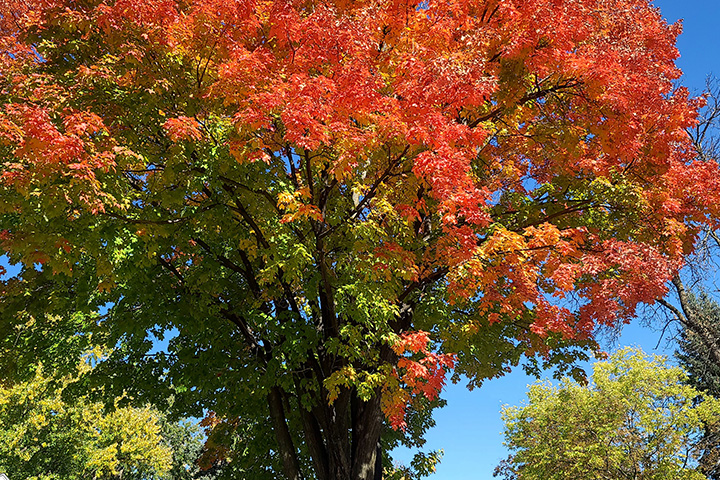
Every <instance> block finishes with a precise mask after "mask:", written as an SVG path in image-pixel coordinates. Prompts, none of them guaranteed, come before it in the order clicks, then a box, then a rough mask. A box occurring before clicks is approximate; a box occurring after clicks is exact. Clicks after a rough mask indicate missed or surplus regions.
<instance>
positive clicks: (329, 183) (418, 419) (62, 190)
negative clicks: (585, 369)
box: [0, 0, 720, 480]
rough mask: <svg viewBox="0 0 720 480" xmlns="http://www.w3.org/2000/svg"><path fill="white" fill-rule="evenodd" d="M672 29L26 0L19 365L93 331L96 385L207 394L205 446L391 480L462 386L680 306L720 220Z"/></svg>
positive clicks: (7, 136)
mask: <svg viewBox="0 0 720 480" xmlns="http://www.w3.org/2000/svg"><path fill="white" fill-rule="evenodd" d="M679 32H680V28H679V26H673V25H668V24H667V23H666V22H665V21H664V20H663V18H662V16H661V15H660V13H659V12H658V11H657V10H656V9H655V8H654V7H653V6H652V4H651V2H650V1H648V0H583V1H573V2H559V1H557V0H522V1H521V0H452V1H450V0H440V1H432V2H428V1H411V2H397V1H394V0H355V1H352V2H350V1H346V0H268V1H265V0H143V1H137V0H4V1H2V2H0V71H1V72H2V73H1V74H0V106H1V108H0V249H1V250H2V252H3V253H4V254H6V255H7V256H8V258H9V259H10V261H11V262H13V263H17V264H20V265H21V272H20V273H19V275H17V276H16V277H14V278H11V279H8V280H6V281H3V282H2V284H1V285H0V352H2V357H0V363H1V364H2V369H0V370H1V371H2V372H8V373H7V376H8V378H10V377H12V378H26V379H27V378H29V376H30V375H31V374H32V372H33V368H32V366H33V364H34V363H35V362H38V361H43V362H44V363H45V364H46V365H48V368H50V365H52V367H53V369H55V368H57V369H59V371H63V370H67V371H69V370H70V369H72V368H73V367H74V366H75V360H74V359H73V355H75V353H76V352H78V351H82V348H81V347H83V345H82V344H83V343H85V342H90V341H92V342H93V343H97V344H101V345H104V346H106V347H108V351H112V353H111V354H110V355H109V357H108V358H107V359H105V360H104V361H102V362H100V364H99V365H97V367H96V368H94V369H93V370H92V372H91V373H89V374H88V375H86V376H85V377H84V378H83V379H81V383H82V385H79V386H78V388H77V389H76V390H74V391H76V392H80V393H76V395H83V394H84V393H82V392H83V390H84V391H96V392H100V393H103V394H104V395H106V398H107V399H108V401H109V402H110V403H114V402H115V401H116V399H120V400H118V401H125V402H130V401H131V400H132V401H135V402H138V404H139V405H142V404H144V403H151V404H155V405H157V406H158V408H159V409H160V410H162V411H164V410H165V409H166V408H167V407H169V402H170V400H171V399H172V408H173V409H174V410H175V411H176V413H178V414H181V415H184V416H192V417H202V416H204V415H205V414H206V412H214V415H210V414H208V419H207V421H208V422H209V423H212V425H211V426H212V429H213V431H212V432H211V435H209V437H210V438H211V439H213V442H214V443H213V444H212V445H209V446H208V447H209V448H208V450H207V455H206V458H209V459H212V458H214V459H215V460H217V461H218V462H226V461H227V460H228V459H232V460H233V461H232V462H231V465H232V466H233V468H234V469H241V470H242V471H243V472H245V473H244V475H245V476H247V477H251V478H278V477H282V476H284V477H285V478H287V479H290V480H298V479H300V478H317V479H319V480H372V479H374V478H378V477H379V476H380V475H381V472H382V470H383V468H382V465H383V462H384V463H385V466H386V467H391V465H392V463H391V460H390V459H389V458H388V456H387V455H385V454H384V452H387V450H388V449H389V448H391V447H392V446H393V445H395V444H397V443H398V442H404V443H406V444H410V445H419V444H421V443H422V434H423V432H424V430H425V429H426V428H428V427H429V426H430V425H431V423H432V419H431V413H432V409H433V408H434V407H436V406H437V405H439V404H440V402H439V400H438V394H439V392H440V390H441V389H442V387H443V384H444V382H445V381H446V377H447V375H448V374H449V373H450V372H453V374H454V375H456V377H455V378H460V376H461V375H464V376H466V377H467V378H469V383H470V386H471V387H474V386H477V385H480V384H481V383H482V382H483V381H484V380H485V379H487V378H491V377H494V376H498V375H502V374H503V373H505V372H506V371H508V370H509V369H510V368H512V367H514V366H516V365H518V364H519V362H520V361H521V358H522V357H523V355H527V356H529V357H531V360H530V365H529V366H530V367H531V368H533V369H535V368H536V367H537V368H540V367H543V366H544V363H546V362H547V363H550V364H560V365H563V364H567V363H572V361H573V360H575V359H577V358H586V357H587V355H588V354H587V351H586V349H587V348H593V346H594V345H595V342H594V339H593V332H594V330H595V327H596V326H597V325H599V324H600V325H614V324H616V323H618V322H622V321H626V320H627V321H629V320H630V319H631V318H633V316H634V314H635V311H636V308H637V306H638V305H639V304H641V303H642V302H648V301H653V299H655V298H658V297H661V296H663V295H664V293H665V292H666V285H665V284H666V282H667V281H668V280H669V279H670V278H671V277H672V275H673V273H674V271H675V270H676V269H677V267H678V265H680V264H681V263H682V259H683V257H684V256H685V255H686V254H687V253H688V252H691V251H692V249H693V245H694V243H695V239H696V237H697V233H698V231H699V230H700V229H701V228H702V226H703V225H704V224H706V223H708V218H709V217H711V216H713V215H715V214H716V213H718V210H719V209H720V185H718V183H717V181H716V180H717V178H718V169H717V166H716V165H715V164H714V163H712V162H696V161H694V152H693V149H692V142H691V141H690V138H689V137H688V135H687V132H686V129H687V128H690V127H692V126H694V125H695V117H696V109H697V107H698V105H699V102H698V101H696V100H693V99H691V98H690V97H689V95H688V92H687V91H686V90H684V89H674V88H673V79H677V78H678V77H679V75H680V71H679V70H678V69H677V67H676V66H675V62H674V61H675V59H676V58H677V55H678V52H677V50H676V48H675V40H676V36H677V35H678V33H679ZM568 298H572V299H574V300H575V301H574V302H569V301H568ZM58 319H60V320H58ZM57 322H60V324H59V325H58V324H57ZM28 325H31V327H28ZM43 332H47V335H46V334H44V333H43ZM158 339H164V340H165V341H167V342H168V345H167V349H165V351H163V352H155V351H154V344H155V343H156V341H157V340H158ZM65 347H67V349H66V348H65ZM6 352H7V355H6ZM17 352H19V353H21V355H15V353H17ZM80 387H83V388H82V389H81V388H80ZM68 392H70V390H68ZM436 458H437V456H436V455H433V454H431V453H427V454H425V456H420V457H419V458H418V462H416V465H418V469H417V470H418V471H419V472H420V473H422V472H427V471H430V470H431V466H432V465H431V464H432V463H433V461H434V459H436ZM281 472H282V473H281Z"/></svg>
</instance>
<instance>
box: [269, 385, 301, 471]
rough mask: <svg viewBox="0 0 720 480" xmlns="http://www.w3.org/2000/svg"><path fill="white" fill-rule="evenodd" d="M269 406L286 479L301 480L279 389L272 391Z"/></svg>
mask: <svg viewBox="0 0 720 480" xmlns="http://www.w3.org/2000/svg"><path fill="white" fill-rule="evenodd" d="M268 406H269V407H270V417H271V418H272V421H273V430H274V431H275V438H276V440H277V443H278V449H279V453H280V457H281V458H282V462H283V471H284V473H285V477H287V479H288V480H301V479H302V473H301V471H300V463H299V462H298V458H297V451H296V450H295V445H294V444H293V441H292V437H291V436H290V430H289V429H288V426H287V421H286V419H285V418H286V417H285V409H284V408H283V404H282V394H281V392H280V388H279V387H272V388H271V389H270V393H269V394H268Z"/></svg>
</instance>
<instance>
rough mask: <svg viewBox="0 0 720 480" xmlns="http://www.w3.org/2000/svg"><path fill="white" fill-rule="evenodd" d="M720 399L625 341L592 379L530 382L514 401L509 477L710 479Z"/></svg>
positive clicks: (509, 411)
mask: <svg viewBox="0 0 720 480" xmlns="http://www.w3.org/2000/svg"><path fill="white" fill-rule="evenodd" d="M719 413H720V401H718V400H717V399H715V398H713V397H711V396H708V395H706V394H703V393H702V392H700V391H698V390H696V389H695V388H693V387H691V386H689V385H687V383H686V375H685V373H684V372H683V371H682V370H681V369H680V368H678V367H670V366H668V365H667V360H666V359H664V358H661V357H657V356H652V357H649V356H646V355H645V354H644V353H642V351H640V350H636V349H630V348H625V349H623V350H621V351H619V352H617V353H616V354H614V355H612V356H611V357H610V359H609V360H608V361H605V362H598V363H596V364H595V370H594V373H593V375H592V383H590V384H589V385H580V384H578V383H575V382H573V381H571V380H564V381H563V382H562V383H561V384H560V385H559V386H552V385H550V384H547V383H540V384H535V385H532V386H531V387H530V391H529V393H528V403H527V404H526V405H525V406H522V407H506V408H505V409H504V411H503V418H504V420H505V425H506V426H505V438H506V445H507V446H508V448H509V449H510V450H511V452H512V454H511V455H510V456H509V457H508V459H507V460H505V461H504V462H503V463H502V464H501V465H500V466H499V467H498V468H497V469H496V472H495V475H496V476H498V475H500V476H503V477H504V478H506V479H517V480H533V479H537V480H554V479H557V480H561V479H563V480H564V479H568V478H578V479H590V478H592V479H607V480H617V479H623V478H627V479H636V480H641V479H642V480H660V479H668V480H670V479H687V480H690V479H697V480H700V479H704V478H706V477H705V476H704V475H703V474H702V473H701V472H700V470H699V469H698V468H697V464H698V459H699V457H700V454H701V448H700V447H699V443H698V442H699V440H700V439H701V437H702V432H703V426H704V425H705V424H706V423H717V422H718V414H719Z"/></svg>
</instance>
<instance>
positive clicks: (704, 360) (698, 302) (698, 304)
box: [676, 292, 720, 480]
mask: <svg viewBox="0 0 720 480" xmlns="http://www.w3.org/2000/svg"><path fill="white" fill-rule="evenodd" d="M687 306H688V307H689V308H691V309H692V310H693V313H692V314H694V315H695V317H696V318H698V319H699V321H701V322H702V323H703V325H704V326H705V328H706V332H707V333H706V335H707V334H709V335H712V338H714V343H715V344H718V343H720V305H718V303H717V301H716V300H714V299H713V298H711V297H710V296H709V295H707V294H706V293H704V292H701V293H700V294H699V295H689V304H688V305H687ZM678 343H679V345H678V351H677V353H676V356H677V358H678V360H679V361H680V365H681V366H682V367H683V369H684V370H685V371H686V372H687V374H688V377H687V381H688V383H689V384H690V385H692V386H693V387H695V388H697V389H698V390H699V391H701V392H703V393H704V394H706V395H711V396H713V397H714V398H720V364H719V363H718V362H717V361H716V360H715V358H714V357H713V355H712V354H711V347H710V346H708V341H707V340H706V339H705V337H704V336H701V335H700V334H698V333H697V332H696V331H693V330H691V329H689V328H687V327H685V326H684V325H683V329H682V330H681V331H680V339H679V342H678ZM700 446H701V447H702V451H703V453H702V456H701V458H700V467H701V469H702V471H703V473H705V475H707V477H708V478H710V479H713V480H718V479H720V429H719V428H718V424H717V422H710V423H707V424H706V425H705V431H704V435H703V438H702V441H701V442H700Z"/></svg>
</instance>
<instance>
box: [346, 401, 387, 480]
mask: <svg viewBox="0 0 720 480" xmlns="http://www.w3.org/2000/svg"><path fill="white" fill-rule="evenodd" d="M352 410H353V429H352V480H375V479H376V478H377V477H376V469H377V464H378V455H379V452H378V450H379V449H378V443H379V442H380V435H381V433H382V425H383V422H382V409H381V408H380V392H379V391H378V392H376V394H375V395H373V397H372V398H371V399H370V400H368V401H367V402H365V401H363V400H361V399H359V398H357V397H354V398H353V409H352ZM381 470H382V469H381ZM380 473H381V472H380Z"/></svg>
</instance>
